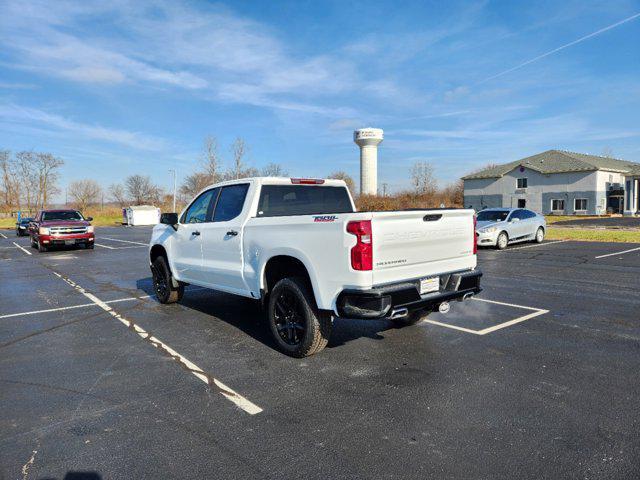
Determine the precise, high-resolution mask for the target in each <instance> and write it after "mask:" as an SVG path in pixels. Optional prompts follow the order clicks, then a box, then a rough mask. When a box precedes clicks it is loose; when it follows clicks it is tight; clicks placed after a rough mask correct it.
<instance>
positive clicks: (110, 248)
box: [94, 242, 116, 250]
mask: <svg viewBox="0 0 640 480" xmlns="http://www.w3.org/2000/svg"><path fill="white" fill-rule="evenodd" d="M94 245H95V246H96V247H102V248H108V249H109V250H115V249H116V247H110V246H108V245H102V244H100V243H95V242H94Z"/></svg>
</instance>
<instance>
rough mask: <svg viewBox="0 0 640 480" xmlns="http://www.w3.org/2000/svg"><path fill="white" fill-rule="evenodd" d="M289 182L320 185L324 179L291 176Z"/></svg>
mask: <svg viewBox="0 0 640 480" xmlns="http://www.w3.org/2000/svg"><path fill="white" fill-rule="evenodd" d="M291 183H293V184H294V185H322V184H323V183H324V180H322V179H321V178H292V179H291Z"/></svg>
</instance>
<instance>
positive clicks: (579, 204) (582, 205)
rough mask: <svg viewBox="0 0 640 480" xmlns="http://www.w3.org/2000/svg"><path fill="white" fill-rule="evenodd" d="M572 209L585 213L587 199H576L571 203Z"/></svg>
mask: <svg viewBox="0 0 640 480" xmlns="http://www.w3.org/2000/svg"><path fill="white" fill-rule="evenodd" d="M573 209H574V210H575V211H576V212H585V211H586V210H587V199H586V198H576V199H575V200H574V201H573Z"/></svg>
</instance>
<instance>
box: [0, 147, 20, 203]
mask: <svg viewBox="0 0 640 480" xmlns="http://www.w3.org/2000/svg"><path fill="white" fill-rule="evenodd" d="M16 167H17V165H16V162H15V160H14V159H13V158H11V152H10V151H8V150H3V151H0V175H2V178H1V180H2V203H3V205H4V207H5V208H7V209H9V210H11V209H12V208H13V207H19V206H20V195H19V191H18V188H19V183H18V181H17V168H16Z"/></svg>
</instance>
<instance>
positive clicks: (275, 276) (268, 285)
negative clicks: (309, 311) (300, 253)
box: [261, 255, 318, 304]
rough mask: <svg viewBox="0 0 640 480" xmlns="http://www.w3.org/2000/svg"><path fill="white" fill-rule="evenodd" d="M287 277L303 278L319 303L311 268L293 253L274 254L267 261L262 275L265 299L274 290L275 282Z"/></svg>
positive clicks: (262, 288)
mask: <svg viewBox="0 0 640 480" xmlns="http://www.w3.org/2000/svg"><path fill="white" fill-rule="evenodd" d="M287 277H301V278H303V279H304V280H305V282H306V283H307V286H308V287H309V289H310V290H311V292H312V293H313V296H314V300H315V301H316V304H317V303H318V302H317V299H318V296H317V292H316V289H315V286H314V284H313V281H312V280H311V274H310V272H309V269H308V268H307V266H306V265H305V263H304V262H303V261H302V260H300V259H299V258H297V257H294V256H292V255H274V256H273V257H271V258H269V260H267V262H265V265H264V268H263V270H262V276H261V290H262V294H263V295H262V297H263V301H265V300H266V298H267V296H268V295H269V292H270V291H271V290H273V287H274V286H275V284H276V283H278V282H279V281H280V280H282V279H283V278H287Z"/></svg>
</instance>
